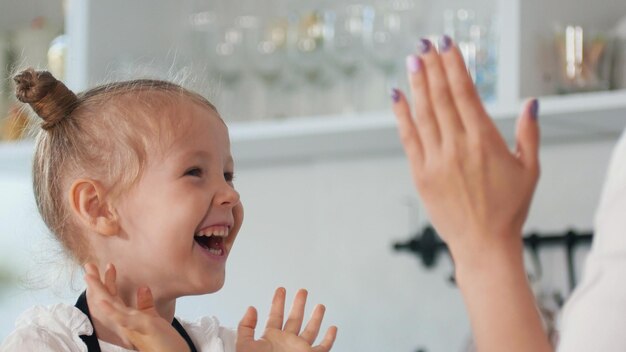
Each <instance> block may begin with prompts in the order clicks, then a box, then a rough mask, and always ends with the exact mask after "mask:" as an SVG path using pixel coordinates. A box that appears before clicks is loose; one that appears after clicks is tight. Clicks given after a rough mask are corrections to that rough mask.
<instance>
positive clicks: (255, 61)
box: [246, 4, 288, 118]
mask: <svg viewBox="0 0 626 352" xmlns="http://www.w3.org/2000/svg"><path fill="white" fill-rule="evenodd" d="M264 5H267V4H264ZM269 7H270V8H272V6H269ZM287 29H288V21H287V17H286V15H283V16H280V15H278V16H276V15H273V16H272V15H269V14H264V15H261V17H258V21H256V23H255V27H254V28H250V31H248V32H247V33H248V35H247V38H246V53H247V56H248V58H249V64H250V67H251V69H252V72H253V73H254V74H255V76H256V77H257V78H258V79H259V80H260V81H261V83H262V87H261V92H260V93H261V94H260V95H261V97H262V99H261V103H262V105H263V107H262V108H261V110H262V111H263V113H262V116H263V117H264V118H277V117H281V116H285V115H286V114H287V113H288V112H287V111H285V110H284V106H283V108H281V105H282V104H283V103H284V102H283V101H282V100H279V94H280V89H279V88H281V79H282V76H283V72H284V67H285V63H286V60H287Z"/></svg>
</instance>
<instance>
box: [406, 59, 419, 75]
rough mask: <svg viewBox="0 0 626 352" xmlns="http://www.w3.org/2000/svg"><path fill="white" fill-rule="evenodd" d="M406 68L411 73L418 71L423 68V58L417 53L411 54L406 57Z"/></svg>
mask: <svg viewBox="0 0 626 352" xmlns="http://www.w3.org/2000/svg"><path fill="white" fill-rule="evenodd" d="M406 68H407V69H408V70H409V72H411V73H416V72H418V71H419V70H420V69H421V68H422V60H421V59H420V58H419V56H417V55H409V56H407V57H406Z"/></svg>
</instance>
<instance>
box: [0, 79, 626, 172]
mask: <svg viewBox="0 0 626 352" xmlns="http://www.w3.org/2000/svg"><path fill="white" fill-rule="evenodd" d="M516 105H518V106H498V105H491V106H488V110H489V112H490V115H491V116H492V117H493V119H494V120H495V122H496V124H497V125H498V127H499V129H500V131H501V132H502V133H503V135H504V136H505V138H506V139H507V140H508V141H510V142H512V141H513V140H514V131H515V122H516V119H517V116H518V113H519V109H520V108H521V103H519V104H516ZM540 123H541V129H542V142H543V143H568V142H573V141H577V140H606V139H615V138H617V137H618V136H619V135H620V134H621V132H622V130H623V129H624V128H626V91H615V92H599V93H586V94H576V95H568V96H553V97H545V98H541V99H540ZM230 134H231V140H232V149H233V154H234V157H235V160H236V161H237V165H238V166H243V167H247V166H251V167H253V166H267V165H272V164H277V163H292V162H308V161H314V160H323V159H336V158H362V157H370V156H373V155H401V153H402V149H401V146H400V142H399V140H398V135H397V131H396V120H395V117H394V116H393V114H392V113H391V111H381V112H378V113H364V114H359V115H341V116H320V117H315V118H313V117H310V118H294V119H288V120H283V121H273V122H264V123H262V122H259V123H240V124H233V125H231V127H230ZM32 153H33V142H32V141H22V142H18V143H2V144H0V176H2V177H6V176H20V177H25V176H27V175H30V168H31V160H32Z"/></svg>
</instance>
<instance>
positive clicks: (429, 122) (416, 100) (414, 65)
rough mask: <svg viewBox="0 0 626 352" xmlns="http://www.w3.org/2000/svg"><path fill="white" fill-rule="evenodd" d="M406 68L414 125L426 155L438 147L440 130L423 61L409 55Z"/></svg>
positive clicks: (428, 43)
mask: <svg viewBox="0 0 626 352" xmlns="http://www.w3.org/2000/svg"><path fill="white" fill-rule="evenodd" d="M426 43H427V44H426ZM423 45H430V42H428V41H426V42H424V44H423ZM406 67H407V74H408V79H409V84H410V85H411V96H412V97H413V104H414V106H415V120H414V124H415V125H417V132H418V134H419V137H420V140H421V141H422V149H423V150H424V152H426V153H428V150H429V149H430V147H436V146H439V144H440V142H441V130H440V126H439V123H438V122H437V118H436V117H435V112H434V111H433V107H432V104H431V101H430V92H429V88H428V77H427V76H426V72H425V71H424V61H423V60H422V58H420V57H419V56H417V55H409V56H407V58H406ZM407 110H409V111H408V114H409V115H410V109H407ZM412 122H413V121H412Z"/></svg>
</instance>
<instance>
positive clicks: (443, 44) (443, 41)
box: [439, 35, 452, 53]
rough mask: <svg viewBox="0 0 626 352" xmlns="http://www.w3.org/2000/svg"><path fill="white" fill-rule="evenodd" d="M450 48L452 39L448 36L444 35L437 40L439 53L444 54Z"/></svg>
mask: <svg viewBox="0 0 626 352" xmlns="http://www.w3.org/2000/svg"><path fill="white" fill-rule="evenodd" d="M451 47H452V38H450V37H449V36H448V35H444V36H443V37H441V38H439V50H440V51H441V52H444V53H445V52H446V51H448V50H450V48H451Z"/></svg>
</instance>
